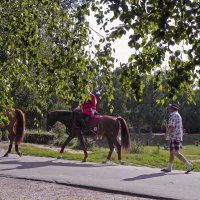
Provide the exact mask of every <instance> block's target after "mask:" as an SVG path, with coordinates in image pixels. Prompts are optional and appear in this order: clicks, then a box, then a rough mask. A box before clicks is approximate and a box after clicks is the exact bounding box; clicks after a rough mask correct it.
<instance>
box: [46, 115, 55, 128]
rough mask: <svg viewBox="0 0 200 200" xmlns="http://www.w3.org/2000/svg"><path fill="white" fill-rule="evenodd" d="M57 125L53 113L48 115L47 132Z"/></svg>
mask: <svg viewBox="0 0 200 200" xmlns="http://www.w3.org/2000/svg"><path fill="white" fill-rule="evenodd" d="M54 125H55V119H54V118H53V114H52V112H48V113H47V122H46V131H50V130H51V129H52V128H53V127H54Z"/></svg>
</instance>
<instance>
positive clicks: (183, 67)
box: [92, 0, 200, 102]
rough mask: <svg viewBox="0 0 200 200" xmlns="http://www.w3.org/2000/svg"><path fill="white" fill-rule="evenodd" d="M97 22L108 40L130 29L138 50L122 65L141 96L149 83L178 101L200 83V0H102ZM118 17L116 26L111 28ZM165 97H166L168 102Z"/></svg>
mask: <svg viewBox="0 0 200 200" xmlns="http://www.w3.org/2000/svg"><path fill="white" fill-rule="evenodd" d="M92 10H93V11H94V12H95V13H96V18H97V21H98V23H99V24H100V25H101V26H102V27H103V28H104V30H105V31H106V32H107V37H106V42H107V43H111V42H112V41H114V40H116V39H118V38H121V37H122V36H123V35H126V34H129V35H130V36H129V41H127V46H129V47H131V48H132V49H133V53H132V55H131V56H130V58H129V60H128V63H124V64H121V66H120V67H121V70H122V72H121V74H120V82H121V85H122V88H123V90H124V91H125V92H126V93H128V94H130V95H133V96H135V98H136V99H141V97H142V93H143V89H144V87H145V85H146V82H148V81H150V80H153V82H154V89H155V90H162V91H166V96H165V97H162V98H161V99H165V100H166V99H170V100H176V99H177V98H178V96H179V95H182V94H183V93H187V95H188V100H189V101H191V99H192V94H193V87H194V84H196V85H197V86H199V85H200V81H199V73H200V71H199V67H200V58H199V55H200V3H199V1H198V0H188V1H186V0H180V1H171V0H157V1H152V0H116V1H115V0H100V1H95V2H94V3H93V4H92ZM114 21H119V23H118V25H117V26H115V27H113V26H112V27H111V28H109V27H110V24H111V23H112V22H114ZM163 102H164V101H163Z"/></svg>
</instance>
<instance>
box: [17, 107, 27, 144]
mask: <svg viewBox="0 0 200 200" xmlns="http://www.w3.org/2000/svg"><path fill="white" fill-rule="evenodd" d="M15 113H16V116H17V123H16V138H15V144H20V143H21V142H22V141H23V139H24V136H25V126H26V121H25V115H24V113H23V112H22V111H21V110H20V109H15Z"/></svg>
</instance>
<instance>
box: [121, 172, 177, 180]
mask: <svg viewBox="0 0 200 200" xmlns="http://www.w3.org/2000/svg"><path fill="white" fill-rule="evenodd" d="M179 174H180V173H165V172H158V173H152V174H142V175H139V176H136V177H133V178H126V179H123V181H136V180H144V179H150V178H157V177H161V176H166V175H167V176H168V175H179Z"/></svg>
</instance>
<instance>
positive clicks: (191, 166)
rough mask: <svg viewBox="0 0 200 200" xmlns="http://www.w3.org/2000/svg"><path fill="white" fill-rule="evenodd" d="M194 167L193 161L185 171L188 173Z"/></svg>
mask: <svg viewBox="0 0 200 200" xmlns="http://www.w3.org/2000/svg"><path fill="white" fill-rule="evenodd" d="M193 169H194V168H193V165H192V163H189V164H188V165H187V171H186V172H185V173H186V174H188V173H189V172H191V171H192V170H193Z"/></svg>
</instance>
